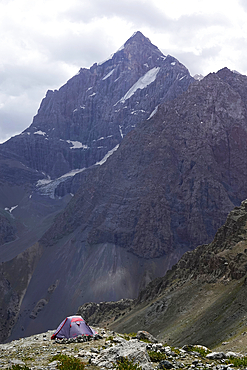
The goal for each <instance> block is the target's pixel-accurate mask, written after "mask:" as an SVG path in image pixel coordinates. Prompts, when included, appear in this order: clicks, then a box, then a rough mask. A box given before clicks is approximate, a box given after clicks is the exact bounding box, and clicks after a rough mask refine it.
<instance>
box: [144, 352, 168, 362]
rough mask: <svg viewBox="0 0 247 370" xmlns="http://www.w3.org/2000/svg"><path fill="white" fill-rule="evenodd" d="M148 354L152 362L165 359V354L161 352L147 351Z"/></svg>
mask: <svg viewBox="0 0 247 370" xmlns="http://www.w3.org/2000/svg"><path fill="white" fill-rule="evenodd" d="M148 355H149V357H150V360H151V361H152V362H160V361H163V360H166V354H165V353H162V352H156V351H148Z"/></svg>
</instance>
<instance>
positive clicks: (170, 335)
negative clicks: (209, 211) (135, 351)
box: [79, 201, 247, 350]
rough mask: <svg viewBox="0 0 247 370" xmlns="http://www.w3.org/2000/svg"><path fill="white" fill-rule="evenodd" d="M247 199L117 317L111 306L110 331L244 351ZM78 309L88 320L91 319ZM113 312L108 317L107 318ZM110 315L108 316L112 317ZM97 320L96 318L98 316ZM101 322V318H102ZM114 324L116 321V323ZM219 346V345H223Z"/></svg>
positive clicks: (83, 309)
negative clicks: (208, 240) (139, 330)
mask: <svg viewBox="0 0 247 370" xmlns="http://www.w3.org/2000/svg"><path fill="white" fill-rule="evenodd" d="M246 221H247V201H243V202H242V204H241V206H240V207H236V208H234V210H233V211H232V212H230V214H229V216H228V217H227V220H226V223H225V224H224V225H223V226H222V227H221V228H220V229H219V230H218V232H217V233H216V235H215V238H214V240H213V241H212V243H210V244H208V245H201V246H199V247H198V248H196V249H195V250H194V251H189V252H186V253H185V254H184V255H183V256H182V258H181V259H180V260H179V262H178V263H177V264H176V265H174V266H173V267H172V269H171V270H169V271H168V272H167V273H166V275H165V276H164V277H162V278H158V279H156V280H154V281H152V282H151V283H150V284H149V285H148V286H147V287H146V289H144V290H143V291H142V292H140V294H139V296H138V298H137V299H136V300H135V301H134V302H133V303H132V304H131V306H130V305H128V306H127V308H125V307H124V305H123V303H121V304H119V308H121V307H122V310H119V312H118V316H117V317H116V316H115V312H113V310H112V308H111V307H110V306H107V305H106V304H105V306H104V307H105V309H106V307H108V312H107V313H106V316H107V317H108V324H109V328H111V329H113V330H118V331H119V332H134V331H135V330H136V329H137V328H139V327H142V328H143V329H144V330H149V331H150V332H151V333H152V334H153V335H155V336H157V337H158V338H159V339H162V340H164V341H167V342H169V343H170V344H171V345H176V346H180V345H184V344H188V343H189V344H195V343H203V344H204V345H206V346H208V347H210V348H213V347H216V346H221V349H222V348H223V347H224V348H225V350H227V349H230V348H233V343H234V347H235V348H238V349H239V348H241V349H244V348H245V346H246V338H245V334H246V326H247V320H246V309H247V298H246V297H247V294H246V293H247V228H246V225H247V224H246ZM89 306H90V304H87V305H86V304H85V305H84V306H82V307H80V308H79V312H83V311H84V312H85V313H86V316H87V319H88V320H90V318H92V319H93V318H94V316H93V312H92V311H91V312H92V314H90V311H89V310H87V307H89ZM110 313H111V315H110ZM110 316H111V317H110ZM99 317H100V315H99ZM101 320H103V318H102V317H101ZM114 320H115V321H114ZM222 342H224V343H223V346H222V345H221V343H222Z"/></svg>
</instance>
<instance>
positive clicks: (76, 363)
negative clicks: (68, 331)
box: [13, 355, 85, 370]
mask: <svg viewBox="0 0 247 370" xmlns="http://www.w3.org/2000/svg"><path fill="white" fill-rule="evenodd" d="M52 361H59V363H58V365H57V368H58V369H59V370H84V369H85V364H84V363H83V362H81V361H80V360H79V359H78V358H75V357H70V356H66V355H55V356H53V357H52V359H51V362H52ZM13 370H14V369H13ZM16 370H17V369H16Z"/></svg>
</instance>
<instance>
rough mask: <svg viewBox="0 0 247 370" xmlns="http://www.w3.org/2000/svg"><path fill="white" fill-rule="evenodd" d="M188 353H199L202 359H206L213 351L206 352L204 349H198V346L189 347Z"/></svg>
mask: <svg viewBox="0 0 247 370" xmlns="http://www.w3.org/2000/svg"><path fill="white" fill-rule="evenodd" d="M187 351H188V352H197V353H199V354H200V355H201V356H202V357H206V356H207V354H208V353H210V352H211V351H209V350H205V349H204V348H202V347H198V346H188V348H187Z"/></svg>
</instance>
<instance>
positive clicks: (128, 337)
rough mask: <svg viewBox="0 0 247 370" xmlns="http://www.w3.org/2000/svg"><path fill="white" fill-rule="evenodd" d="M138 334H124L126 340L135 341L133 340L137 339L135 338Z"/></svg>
mask: <svg viewBox="0 0 247 370" xmlns="http://www.w3.org/2000/svg"><path fill="white" fill-rule="evenodd" d="M136 334H137V333H128V334H126V333H124V339H125V340H130V339H133V338H135V337H136Z"/></svg>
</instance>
